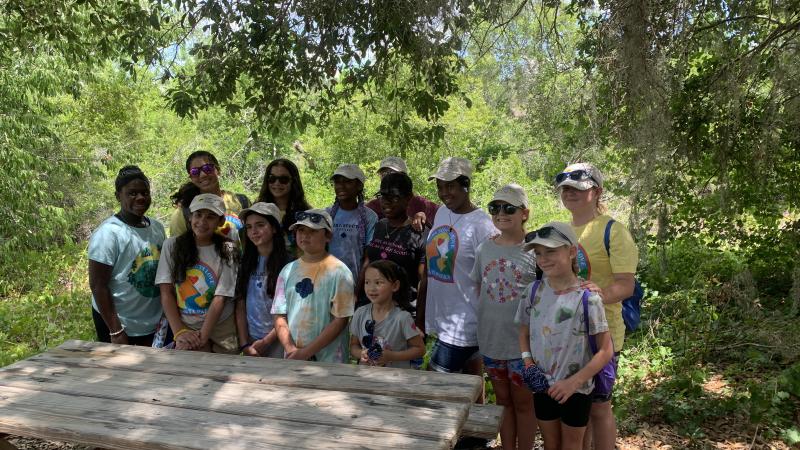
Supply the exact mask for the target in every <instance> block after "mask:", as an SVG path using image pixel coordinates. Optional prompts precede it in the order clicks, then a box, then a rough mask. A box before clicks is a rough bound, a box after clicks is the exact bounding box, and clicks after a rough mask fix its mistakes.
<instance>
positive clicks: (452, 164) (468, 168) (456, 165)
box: [428, 156, 472, 181]
mask: <svg viewBox="0 0 800 450" xmlns="http://www.w3.org/2000/svg"><path fill="white" fill-rule="evenodd" d="M462 175H463V176H465V177H467V178H472V164H470V162H469V160H468V159H464V158H458V157H455V156H451V157H449V158H445V159H443V160H442V162H440V163H439V168H438V169H437V170H436V173H434V174H433V175H431V176H429V177H428V180H433V179H437V180H442V181H453V180H455V179H456V178H458V177H460V176H462Z"/></svg>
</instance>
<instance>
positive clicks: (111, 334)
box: [108, 325, 125, 337]
mask: <svg viewBox="0 0 800 450" xmlns="http://www.w3.org/2000/svg"><path fill="white" fill-rule="evenodd" d="M124 331H125V325H122V328H120V329H119V331H115V332H113V333H108V335H109V336H111V337H117V336H119V335H120V334H122V333H123V332H124Z"/></svg>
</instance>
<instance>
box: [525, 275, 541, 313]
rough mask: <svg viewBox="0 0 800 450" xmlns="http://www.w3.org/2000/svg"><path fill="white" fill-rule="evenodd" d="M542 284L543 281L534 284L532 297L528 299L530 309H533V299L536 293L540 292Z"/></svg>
mask: <svg viewBox="0 0 800 450" xmlns="http://www.w3.org/2000/svg"><path fill="white" fill-rule="evenodd" d="M540 284H542V280H536V281H534V282H533V287H532V288H531V296H530V297H529V298H528V309H530V308H533V299H534V298H535V297H536V292H537V291H538V290H539V285H540Z"/></svg>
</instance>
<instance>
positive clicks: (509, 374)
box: [483, 355, 525, 387]
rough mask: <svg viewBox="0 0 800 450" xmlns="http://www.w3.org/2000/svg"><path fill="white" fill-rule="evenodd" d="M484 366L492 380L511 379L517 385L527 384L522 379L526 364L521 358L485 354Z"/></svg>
mask: <svg viewBox="0 0 800 450" xmlns="http://www.w3.org/2000/svg"><path fill="white" fill-rule="evenodd" d="M483 367H484V369H485V370H486V373H487V374H488V375H489V378H490V379H491V380H492V381H510V382H511V383H512V384H514V385H515V386H519V387H524V386H525V381H523V379H522V371H523V369H524V368H525V364H524V363H523V362H522V359H521V358H517V359H492V358H489V357H488V356H486V355H484V356H483Z"/></svg>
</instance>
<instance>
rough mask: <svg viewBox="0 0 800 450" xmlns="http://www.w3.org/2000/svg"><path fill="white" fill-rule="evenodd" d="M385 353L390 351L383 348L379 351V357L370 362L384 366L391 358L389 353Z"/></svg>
mask: <svg viewBox="0 0 800 450" xmlns="http://www.w3.org/2000/svg"><path fill="white" fill-rule="evenodd" d="M387 353H391V352H389V351H386V350H384V351H383V353H381V357H380V358H378V359H377V360H375V361H372V364H373V365H375V366H381V367H384V366H385V365H386V363H388V362H390V361H392V359H391V358H390V356H391V355H387Z"/></svg>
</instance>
